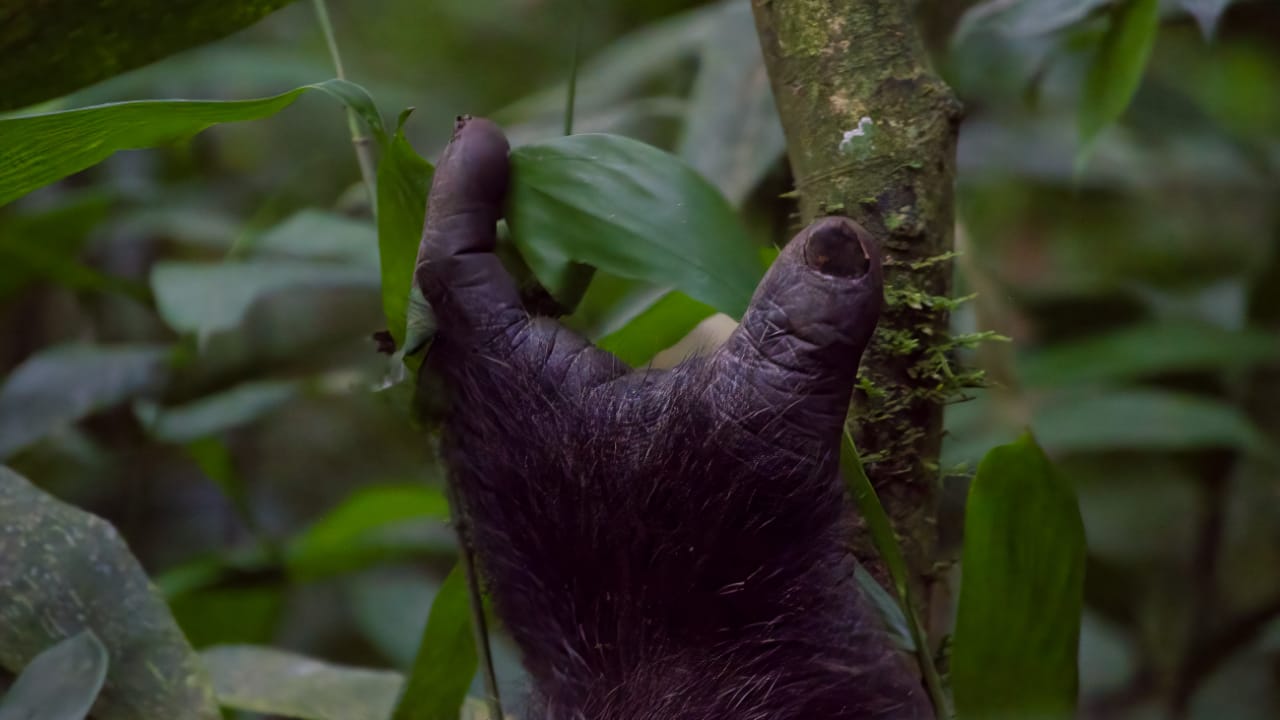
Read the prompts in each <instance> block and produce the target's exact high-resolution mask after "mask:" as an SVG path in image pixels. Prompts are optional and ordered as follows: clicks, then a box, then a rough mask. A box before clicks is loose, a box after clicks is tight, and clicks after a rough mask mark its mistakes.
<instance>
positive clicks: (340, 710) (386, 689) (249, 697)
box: [200, 645, 456, 720]
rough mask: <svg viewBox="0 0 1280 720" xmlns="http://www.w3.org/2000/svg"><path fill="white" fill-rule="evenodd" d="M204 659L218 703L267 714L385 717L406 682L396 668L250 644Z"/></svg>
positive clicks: (313, 718) (317, 718) (211, 652)
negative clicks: (361, 665) (328, 659)
mask: <svg viewBox="0 0 1280 720" xmlns="http://www.w3.org/2000/svg"><path fill="white" fill-rule="evenodd" d="M200 658H201V660H203V661H204V666H205V668H207V669H208V671H209V675H210V676H211V677H212V678H213V687H214V689H215V690H216V692H217V695H218V702H219V703H221V704H222V705H223V706H225V707H228V708H232V709H234V710H245V711H248V712H253V713H261V714H263V715H278V716H282V717H289V718H308V719H309V720H387V718H388V717H390V716H391V710H392V708H393V707H394V706H395V701H396V696H397V695H398V694H399V692H400V687H401V686H402V685H403V682H404V681H403V679H402V678H401V677H400V673H396V672H390V671H386V670H360V669H357V668H350V667H342V666H339V665H331V664H329V663H324V662H320V661H319V660H312V659H311V658H308V657H304V656H302V655H295V654H294V653H288V652H284V651H281V650H273V649H271V648H260V647H254V646H250V645H225V646H220V647H213V648H209V649H208V650H205V651H204V652H203V653H201V655H200ZM455 717H456V715H455Z"/></svg>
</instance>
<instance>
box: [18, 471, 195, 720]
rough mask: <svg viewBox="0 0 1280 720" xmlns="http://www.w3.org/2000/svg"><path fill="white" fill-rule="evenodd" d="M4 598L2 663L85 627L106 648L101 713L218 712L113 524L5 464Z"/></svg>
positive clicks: (100, 717)
mask: <svg viewBox="0 0 1280 720" xmlns="http://www.w3.org/2000/svg"><path fill="white" fill-rule="evenodd" d="M0 598H4V612H2V613H0V666H2V667H4V668H5V669H7V670H9V671H11V672H16V671H17V670H19V669H21V668H22V667H24V666H26V665H27V664H28V663H30V662H31V660H32V659H33V658H34V657H35V656H36V655H37V654H39V653H40V652H42V651H43V650H45V649H46V648H48V647H49V646H50V645H52V644H53V643H55V642H57V641H59V640H61V639H62V638H64V637H66V636H68V635H72V634H75V633H77V632H80V631H82V630H92V631H93V632H94V634H95V635H97V636H98V638H99V639H100V640H101V641H102V644H103V645H105V646H106V648H107V652H108V654H109V655H110V657H111V658H112V661H111V667H110V669H109V670H108V671H107V680H106V684H105V685H104V686H103V690H102V693H101V694H100V695H99V697H98V700H97V702H96V703H95V704H94V718H95V720H137V718H179V717H180V718H192V719H193V720H195V719H199V720H204V719H208V720H217V718H218V717H219V715H218V709H217V706H216V705H215V703H214V701H213V692H212V690H211V688H210V686H209V684H208V682H207V680H206V678H205V676H204V673H203V670H202V668H201V667H200V666H199V662H198V660H197V658H196V655H195V653H194V652H192V650H191V646H190V645H189V644H188V643H187V640H186V638H184V637H183V636H182V632H181V631H180V630H179V629H178V625H177V623H175V622H174V620H173V617H172V616H171V615H170V614H169V610H168V608H167V607H166V606H165V602H164V599H163V598H161V597H160V595H159V594H158V593H157V592H156V590H155V588H154V587H152V585H151V583H150V582H149V581H148V580H147V576H146V573H144V572H143V570H142V567H141V566H140V565H139V564H138V561H137V560H135V559H134V557H133V555H131V554H130V553H129V548H128V547H127V546H126V545H125V543H124V541H123V540H122V539H121V538H120V535H119V534H118V533H117V532H116V531H115V529H114V528H112V527H111V525H109V524H108V523H106V522H105V521H103V520H102V519H100V518H97V517H94V516H93V515H90V514H88V513H85V512H83V511H81V510H79V509H77V508H74V507H72V506H70V505H67V504H65V503H62V502H59V501H58V500H56V499H54V498H53V497H51V496H50V495H48V494H46V493H44V492H42V491H41V490H39V489H37V488H35V487H34V486H32V485H31V483H29V482H27V480H25V479H24V478H22V477H21V476H19V475H18V474H16V473H14V472H13V471H11V470H9V469H8V468H4V467H0Z"/></svg>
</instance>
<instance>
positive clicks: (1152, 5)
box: [1080, 0, 1160, 150]
mask: <svg viewBox="0 0 1280 720" xmlns="http://www.w3.org/2000/svg"><path fill="white" fill-rule="evenodd" d="M1159 26H1160V0H1121V1H1120V2H1118V3H1117V4H1116V5H1115V7H1114V8H1113V9H1112V11H1111V26H1110V27H1109V28H1107V33H1106V34H1105V35H1103V36H1102V42H1101V44H1100V45H1099V46H1098V50H1097V53H1096V54H1095V55H1094V57H1093V61H1092V63H1091V64H1090V65H1089V72H1088V75H1087V76H1086V77H1085V83H1084V92H1083V95H1082V96H1081V98H1080V141H1081V146H1082V147H1084V148H1085V149H1086V150H1087V149H1088V147H1089V146H1090V145H1091V144H1092V143H1093V139H1094V138H1095V137H1096V136H1097V135H1098V133H1099V132H1101V131H1102V129H1103V128H1105V127H1107V126H1108V125H1110V124H1111V123H1113V122H1115V121H1116V120H1117V119H1119V117H1120V116H1121V115H1122V114H1123V113H1124V111H1125V108H1127V107H1129V100H1130V99H1131V98H1132V97H1133V94H1134V93H1135V92H1137V90H1138V85H1139V84H1140V83H1141V82H1142V75H1143V73H1144V72H1145V71H1146V69H1147V58H1149V57H1150V56H1151V48H1153V47H1154V46H1155V43H1156V30H1157V29H1158V28H1159Z"/></svg>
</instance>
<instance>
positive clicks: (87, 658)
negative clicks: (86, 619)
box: [0, 630, 109, 720]
mask: <svg viewBox="0 0 1280 720" xmlns="http://www.w3.org/2000/svg"><path fill="white" fill-rule="evenodd" d="M108 664H109V663H108V659H107V649H106V648H105V647H103V646H102V641H101V640H99V639H98V636H97V635H94V634H93V631H92V630H83V631H81V632H79V633H77V634H75V635H72V636H71V637H69V638H67V639H66V640H63V641H61V642H59V643H58V644H56V645H54V646H53V647H51V648H49V649H48V650H45V651H44V652H42V653H40V654H39V655H37V656H36V659H35V660H32V661H31V664H29V665H27V666H26V667H25V668H23V669H22V674H21V675H19V676H18V679H17V680H16V681H14V683H13V686H12V687H10V688H9V690H8V692H6V693H5V694H4V697H3V698H0V720H84V717H85V716H86V715H88V714H89V708H91V707H93V701H94V699H95V698H97V697H98V691H99V690H101V689H102V681H103V680H106V678H107V666H108Z"/></svg>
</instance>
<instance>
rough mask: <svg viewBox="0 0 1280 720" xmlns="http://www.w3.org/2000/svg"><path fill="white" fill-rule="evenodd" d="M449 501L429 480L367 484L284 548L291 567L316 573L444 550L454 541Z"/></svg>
mask: <svg viewBox="0 0 1280 720" xmlns="http://www.w3.org/2000/svg"><path fill="white" fill-rule="evenodd" d="M448 519H449V503H448V501H447V500H445V497H444V494H443V493H442V492H440V490H439V489H438V488H436V487H433V486H430V485H418V484H415V485H383V486H374V487H365V488H361V489H359V490H357V491H356V492H354V493H352V494H351V496H350V497H348V498H347V499H346V500H344V501H343V502H342V504H340V505H338V507H336V508H334V509H333V510H331V511H330V512H329V513H328V514H326V515H325V516H324V517H322V518H321V519H320V520H317V521H316V522H315V523H314V524H313V525H311V526H310V527H308V528H307V529H306V530H304V531H302V533H300V534H299V535H297V536H296V537H294V538H293V540H292V541H290V543H289V546H288V549H287V551H286V557H287V560H288V564H289V569H290V570H291V571H292V572H294V573H296V574H297V575H298V576H300V577H302V578H315V577H320V576H324V575H329V574H332V573H337V572H341V571H343V570H350V569H352V568H356V567H360V566H361V565H366V564H368V563H369V562H371V561H374V560H379V559H382V558H383V557H385V556H388V555H403V554H405V553H408V552H424V551H428V552H429V551H440V550H442V549H447V548H448V547H450V545H451V540H452V533H449V532H446V531H445V528H444V523H445V522H446V521H448Z"/></svg>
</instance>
